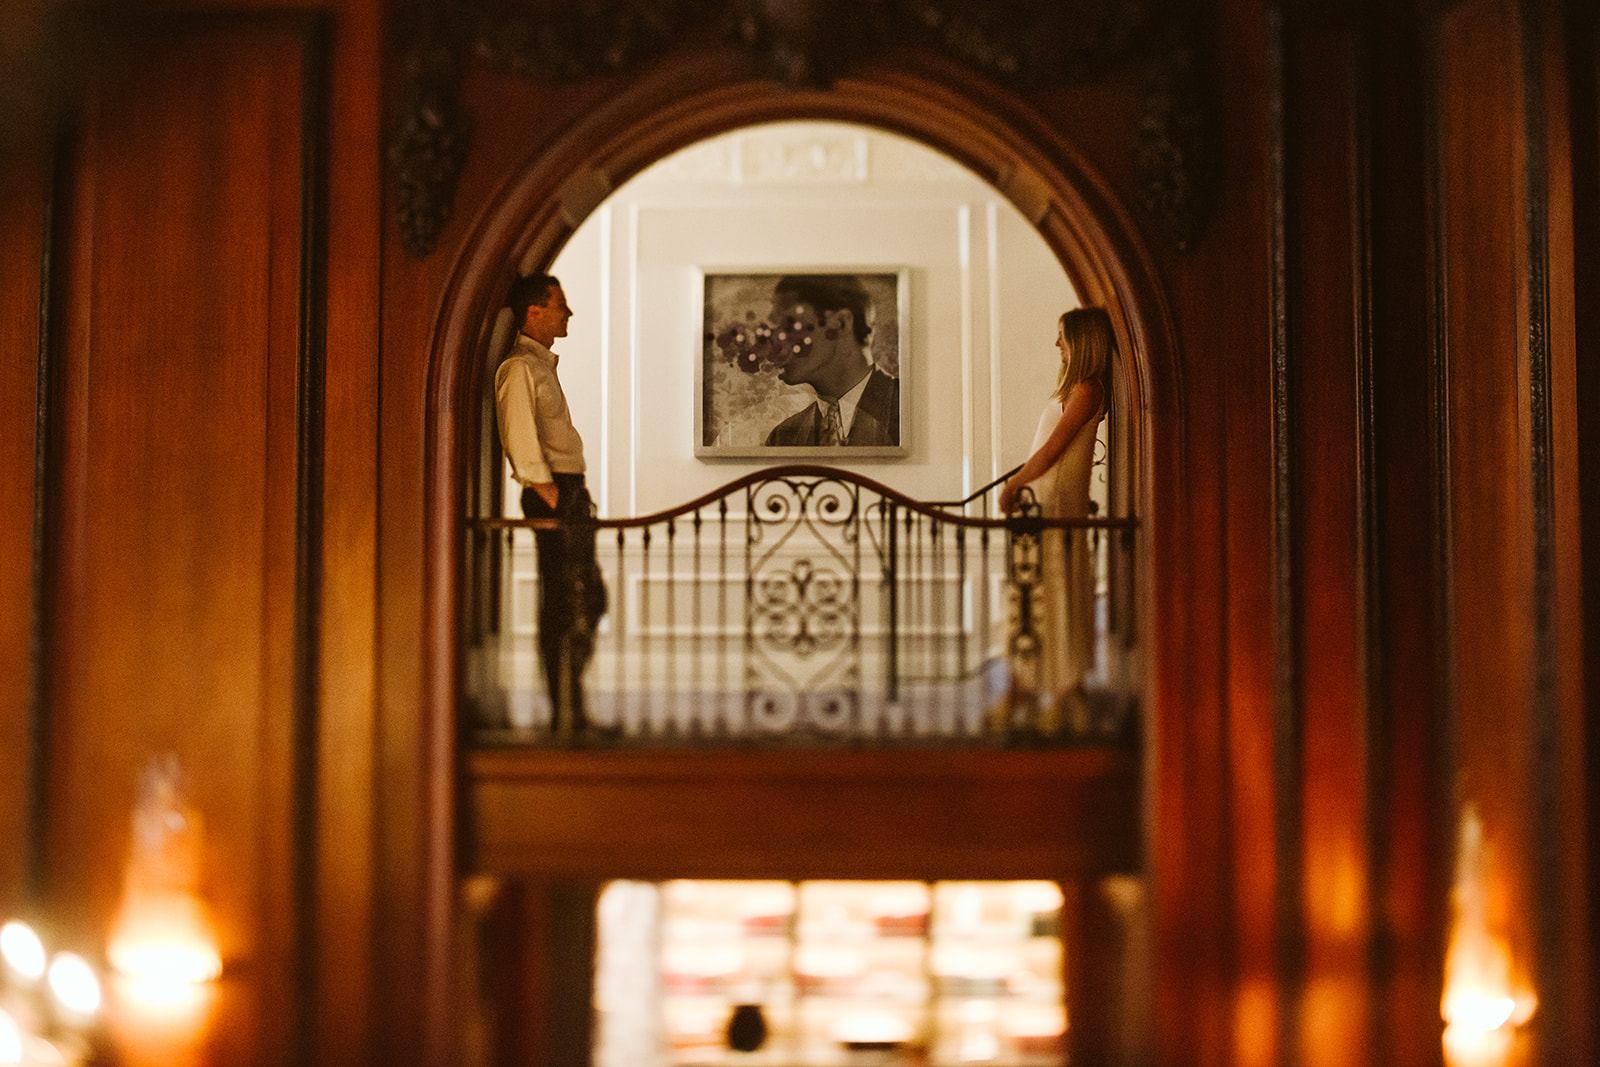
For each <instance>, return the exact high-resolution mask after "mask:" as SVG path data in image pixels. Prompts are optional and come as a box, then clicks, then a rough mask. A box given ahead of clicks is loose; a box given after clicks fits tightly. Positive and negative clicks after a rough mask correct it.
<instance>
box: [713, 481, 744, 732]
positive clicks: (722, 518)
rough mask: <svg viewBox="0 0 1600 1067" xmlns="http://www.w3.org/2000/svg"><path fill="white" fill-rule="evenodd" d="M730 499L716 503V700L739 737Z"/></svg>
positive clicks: (725, 498)
mask: <svg viewBox="0 0 1600 1067" xmlns="http://www.w3.org/2000/svg"><path fill="white" fill-rule="evenodd" d="M732 689H733V687H732V686H731V685H729V684H728V498H727V497H723V498H722V499H720V500H718V501H717V700H718V701H719V702H720V704H721V706H722V708H721V710H722V721H723V722H725V723H729V724H732V727H733V732H734V733H739V732H740V730H739V729H738V727H739V725H740V720H739V719H738V718H736V717H735V716H734V715H733V714H731V712H730V709H729V707H728V702H729V699H730V697H729V693H730V692H731V691H732Z"/></svg>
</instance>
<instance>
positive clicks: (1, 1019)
mask: <svg viewBox="0 0 1600 1067" xmlns="http://www.w3.org/2000/svg"><path fill="white" fill-rule="evenodd" d="M21 1062H22V1028H21V1027H19V1026H18V1025H17V1021H16V1020H15V1019H13V1018H12V1017H11V1014H10V1013H9V1012H7V1011H6V1010H5V1009H4V1008H0V1067H9V1065H10V1064H13V1063H21Z"/></svg>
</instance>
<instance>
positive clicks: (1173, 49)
mask: <svg viewBox="0 0 1600 1067" xmlns="http://www.w3.org/2000/svg"><path fill="white" fill-rule="evenodd" d="M535 10H536V8H535V5H534V4H533V0H437V3H435V4H434V5H433V6H431V7H430V8H429V9H428V12H427V15H426V18H425V20H424V25H423V27H422V30H421V32H420V33H419V34H418V37H417V43H416V44H415V45H414V46H413V48H412V49H411V51H410V53H409V55H408V58H407V61H406V66H405V69H404V71H403V72H402V78H401V86H400V90H399V99H398V101H397V108H396V113H395V116H394V119H393V127H392V131H391V135H390V141H389V149H388V160H389V167H390V171H391V174H392V175H393V178H394V180H395V182H396V184H397V187H398V204H399V213H400V227H401V233H402V235H403V237H404V240H405V245H406V249H407V250H408V251H409V252H410V253H411V254H412V255H414V256H417V257H424V256H427V255H428V254H430V253H431V252H432V251H433V249H434V247H435V245H436V244H437V242H438V239H439V235H440V233H441V232H442V230H443V228H444V226H445V224H446V222H448V220H449V218H450V214H451V210H452V207H453V204H454V197H455V186H456V179H457V177H458V176H459V175H460V172H461V168H462V166H463V165H464V163H465V160H466V153H467V147H468V144H469V141H470V134H471V122H470V118H469V116H468V115H467V114H466V112H465V111H464V109H463V108H462V106H461V103H460V84H461V77H462V73H463V70H464V68H465V66H466V64H467V63H469V62H473V61H476V62H479V63H483V64H486V65H488V66H490V67H492V68H495V69H498V70H503V71H507V72H510V73H513V74H516V75H519V76H522V77H526V78H530V79H534V80H539V81H544V82H551V83H557V84H559V83H563V82H572V81H577V80H581V79H584V78H589V77H594V76H598V75H604V74H614V73H621V72H626V71H627V70H629V69H632V68H634V67H637V66H638V65H639V64H640V63H642V62H643V61H645V60H647V59H649V58H651V57H653V56H656V55H659V54H661V53H663V52H665V51H667V50H668V49H670V48H671V47H673V46H674V45H676V44H677V43H679V42H680V41H682V40H684V39H685V38H686V37H687V36H688V35H690V34H691V33H697V34H701V35H702V36H704V34H705V32H706V31H707V30H709V31H710V32H711V33H712V34H714V35H716V36H719V37H720V38H721V39H722V40H723V41H725V42H727V43H729V44H732V45H734V46H735V47H737V48H738V49H740V50H742V51H743V52H745V53H746V54H747V55H748V56H749V59H750V61H751V63H752V64H753V66H754V67H755V68H756V69H758V70H760V71H762V72H763V73H764V74H765V76H767V77H770V78H773V79H774V80H776V81H778V82H780V83H783V84H786V85H792V86H795V87H803V88H827V87H829V86H831V85H832V84H833V83H834V81H835V80H836V79H837V78H838V77H840V76H841V75H842V74H844V73H846V72H847V71H848V70H850V69H851V68H852V67H853V66H854V65H856V64H859V63H862V62H865V61H867V60H870V58H871V57H872V55H873V54H874V52H875V51H878V50H882V49H885V48H887V47H888V46H889V45H890V44H892V43H897V42H905V41H913V42H915V41H920V42H924V43H926V44H927V45H928V46H930V47H933V48H936V49H938V50H940V51H942V52H944V53H946V54H947V55H949V56H951V57H953V58H954V59H956V60H957V61H959V62H961V63H964V64H966V65H968V66H970V67H972V68H974V69H976V70H978V71H980V72H982V73H984V74H985V75H987V76H990V77H993V78H995V79H996V80H997V81H1000V82H1003V83H1008V84H1011V85H1015V86H1018V87H1028V86H1049V85H1061V84H1072V83H1082V82H1086V81H1092V80H1095V79H1097V78H1101V77H1104V76H1106V75H1108V74H1110V73H1111V72H1112V71H1114V70H1117V69H1120V68H1123V67H1125V66H1127V65H1129V64H1133V63H1137V64H1140V65H1141V66H1142V68H1143V72H1144V77H1145V88H1144V100H1143V109H1142V114H1141V116H1140V120H1139V124H1138V128H1137V130H1135V131H1133V135H1132V137H1131V138H1130V140H1131V141H1132V144H1131V151H1133V152H1134V154H1135V159H1136V163H1137V168H1138V174H1139V176H1140V181H1141V183H1142V185H1143V188H1142V190H1141V200H1142V202H1143V205H1144V207H1145V209H1146V210H1147V211H1148V212H1149V214H1150V216H1151V217H1152V219H1153V220H1154V221H1155V223H1156V224H1157V225H1158V226H1159V227H1160V229H1161V231H1162V232H1163V233H1164V234H1165V235H1166V236H1167V238H1168V239H1169V240H1171V241H1172V243H1173V244H1174V245H1175V246H1176V247H1178V248H1179V249H1184V248H1187V247H1188V246H1189V245H1190V244H1191V243H1192V242H1193V241H1194V240H1195V239H1196V238H1197V237H1198V236H1199V234H1200V231H1201V230H1202V228H1203V227H1204V224H1205V221H1206V219H1207V217H1208V216H1209V214H1210V210H1211V203H1212V196H1213V187H1214V184H1215V180H1216V170H1217V166H1216V159H1215V155H1216V153H1215V150H1214V135H1213V133H1212V130H1211V116H1210V109H1209V108H1208V107H1207V106H1206V102H1205V98H1204V93H1203V91H1202V90H1203V78H1202V74H1201V66H1202V64H1201V55H1200V48H1199V45H1198V43H1197V34H1196V32H1195V28H1194V26H1193V24H1192V21H1191V16H1190V15H1189V14H1188V11H1187V6H1186V5H1171V4H1162V3H1158V2H1156V0H564V2H556V3H548V4H542V5H539V6H538V8H537V10H538V16H537V17H535V15H534V12H535Z"/></svg>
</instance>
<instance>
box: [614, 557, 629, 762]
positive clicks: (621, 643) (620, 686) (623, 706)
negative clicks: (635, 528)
mask: <svg viewBox="0 0 1600 1067" xmlns="http://www.w3.org/2000/svg"><path fill="white" fill-rule="evenodd" d="M627 534H628V530H627V527H625V526H618V527H617V582H616V588H615V589H613V590H611V633H612V635H613V637H614V638H615V640H614V641H613V642H612V647H613V649H614V651H615V655H616V658H617V663H616V672H617V691H616V693H615V695H614V696H613V697H612V701H611V704H612V708H613V710H614V712H615V716H616V722H615V725H616V726H618V727H620V728H622V729H624V730H627V731H628V732H630V733H631V732H632V730H631V728H630V726H629V721H628V720H629V716H628V657H627V655H626V649H627V647H628V646H627V643H626V639H627V636H628V564H627Z"/></svg>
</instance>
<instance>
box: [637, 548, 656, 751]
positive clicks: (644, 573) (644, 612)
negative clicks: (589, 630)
mask: <svg viewBox="0 0 1600 1067" xmlns="http://www.w3.org/2000/svg"><path fill="white" fill-rule="evenodd" d="M639 542H640V544H639V550H640V551H639V647H640V655H639V704H640V707H641V709H642V710H643V712H644V714H643V723H644V731H645V733H646V734H649V735H654V734H656V733H659V732H660V731H659V730H658V729H657V724H656V721H655V701H654V700H652V699H651V696H652V693H651V686H650V673H651V672H650V625H651V619H650V527H648V526H646V527H644V529H643V530H641V531H640V534H639Z"/></svg>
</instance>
